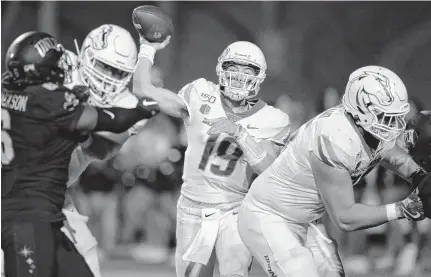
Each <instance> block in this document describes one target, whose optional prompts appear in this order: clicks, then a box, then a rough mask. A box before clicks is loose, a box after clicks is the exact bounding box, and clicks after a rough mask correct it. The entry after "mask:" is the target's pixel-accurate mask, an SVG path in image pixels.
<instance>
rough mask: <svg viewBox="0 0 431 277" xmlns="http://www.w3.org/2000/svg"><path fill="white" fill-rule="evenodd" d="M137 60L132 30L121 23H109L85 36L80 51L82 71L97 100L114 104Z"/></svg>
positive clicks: (130, 75)
mask: <svg viewBox="0 0 431 277" xmlns="http://www.w3.org/2000/svg"><path fill="white" fill-rule="evenodd" d="M136 61H137V48H136V44H135V41H134V40H133V38H132V36H131V34H130V33H129V32H128V31H127V30H126V29H124V28H121V27H119V26H117V25H113V24H105V25H102V26H100V27H98V28H96V29H94V30H93V31H91V32H90V33H89V34H88V35H87V37H86V38H85V40H84V42H83V44H82V47H81V52H80V53H79V73H80V75H81V78H82V81H83V82H84V83H85V84H86V85H87V86H89V87H90V94H91V97H92V98H94V100H96V101H98V102H100V103H104V104H112V103H111V102H112V101H113V98H114V97H115V96H116V95H117V94H119V93H121V92H122V91H124V89H125V88H126V86H127V84H128V83H129V82H130V79H131V78H132V74H133V71H134V69H135V65H136Z"/></svg>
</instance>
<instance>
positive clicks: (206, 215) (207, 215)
mask: <svg viewBox="0 0 431 277" xmlns="http://www.w3.org/2000/svg"><path fill="white" fill-rule="evenodd" d="M213 214H215V213H211V214H205V217H209V216H212V215H213Z"/></svg>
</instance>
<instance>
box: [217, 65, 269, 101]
mask: <svg viewBox="0 0 431 277" xmlns="http://www.w3.org/2000/svg"><path fill="white" fill-rule="evenodd" d="M235 65H238V66H247V67H248V68H247V69H246V72H239V71H234V70H232V67H233V68H234V67H235ZM220 67H221V69H219V68H220ZM217 69H218V70H217V74H218V76H219V84H220V86H222V88H223V90H222V93H223V94H224V95H225V96H226V97H228V98H230V99H232V100H234V101H242V100H244V99H246V98H252V97H254V96H256V95H257V92H258V91H259V88H260V84H261V83H262V82H263V78H262V77H261V75H260V74H259V73H260V72H261V69H260V68H259V67H258V66H257V65H253V64H250V63H248V62H242V61H224V62H223V63H222V64H221V66H218V67H217ZM248 69H249V70H248Z"/></svg>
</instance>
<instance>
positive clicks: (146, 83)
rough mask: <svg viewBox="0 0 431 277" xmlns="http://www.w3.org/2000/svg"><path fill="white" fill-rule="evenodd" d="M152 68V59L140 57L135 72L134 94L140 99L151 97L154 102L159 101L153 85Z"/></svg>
mask: <svg viewBox="0 0 431 277" xmlns="http://www.w3.org/2000/svg"><path fill="white" fill-rule="evenodd" d="M140 54H141V53H140ZM154 54H155V51H154ZM152 66H153V64H152V62H151V61H150V59H148V58H146V57H143V56H141V55H139V58H138V62H137V64H136V68H135V71H134V72H133V94H135V95H136V96H138V97H139V98H142V97H149V98H151V99H154V100H156V99H157V95H156V94H155V93H154V92H155V91H154V90H153V85H152V84H151V68H152ZM156 101H157V100H156Z"/></svg>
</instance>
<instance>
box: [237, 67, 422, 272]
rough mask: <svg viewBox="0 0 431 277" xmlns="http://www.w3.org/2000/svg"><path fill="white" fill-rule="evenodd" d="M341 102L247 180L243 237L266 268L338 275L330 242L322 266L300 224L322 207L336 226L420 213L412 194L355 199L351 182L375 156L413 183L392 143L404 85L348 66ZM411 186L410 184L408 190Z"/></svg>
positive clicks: (406, 159) (417, 174)
mask: <svg viewBox="0 0 431 277" xmlns="http://www.w3.org/2000/svg"><path fill="white" fill-rule="evenodd" d="M342 103H343V104H342V105H340V106H337V107H335V108H332V109H329V110H326V111H324V112H323V113H321V114H320V115H318V116H316V117H315V118H314V119H312V120H310V121H309V122H307V123H306V124H304V125H303V126H302V127H301V128H300V129H298V130H297V132H295V134H293V135H292V136H291V138H290V141H289V143H288V144H287V146H286V148H285V150H284V151H283V152H282V153H281V155H280V156H279V157H278V158H277V159H276V160H275V161H274V163H273V164H272V165H271V166H270V167H269V168H268V169H267V170H266V171H265V172H263V173H262V174H261V175H260V176H259V177H258V178H257V179H256V180H255V181H254V182H253V185H252V186H251V189H250V191H249V193H248V194H247V196H246V197H245V199H244V201H243V203H242V206H241V210H240V214H239V217H238V229H239V233H240V236H241V239H242V240H243V242H244V243H245V244H246V245H247V247H248V248H249V249H250V251H251V252H252V254H253V256H254V257H255V258H256V259H257V260H258V261H259V263H260V264H261V265H262V266H263V267H264V268H266V269H267V274H268V275H269V276H271V275H274V274H275V275H277V276H298V277H302V276H307V277H309V276H313V277H317V276H319V275H321V274H319V271H321V269H320V268H318V267H320V266H325V267H326V268H327V270H328V272H331V271H339V272H340V275H341V276H342V274H344V273H343V272H342V268H340V269H337V268H338V267H339V266H338V265H341V262H340V260H339V256H338V253H337V251H333V250H334V249H335V250H336V244H335V242H334V241H324V240H321V242H322V243H326V244H327V245H326V246H325V245H324V246H323V247H322V249H329V250H331V251H328V255H327V261H326V262H325V263H326V265H322V264H319V265H318V264H317V263H316V262H315V261H314V260H313V255H312V252H311V251H310V249H309V248H307V247H306V246H305V241H306V239H307V228H308V226H309V225H311V226H314V224H313V222H315V221H316V220H319V219H320V218H321V217H322V215H323V214H324V213H325V212H328V213H329V216H330V218H331V219H332V221H333V222H334V224H335V225H336V226H337V227H338V228H339V229H341V230H343V231H354V230H359V229H365V228H370V227H374V226H377V225H380V224H383V223H386V222H388V221H390V220H396V219H400V218H406V217H407V218H409V219H412V220H421V219H423V218H424V215H423V207H422V204H421V203H420V202H419V201H418V200H417V197H415V196H414V195H411V196H408V197H407V198H406V199H405V200H403V201H400V202H397V203H393V204H389V205H386V206H369V205H364V204H361V203H355V201H354V197H353V185H355V184H356V183H357V182H358V181H359V180H360V178H362V177H364V176H365V175H366V174H367V173H368V172H369V171H370V170H371V169H372V168H373V167H374V166H375V165H376V164H377V163H381V164H383V165H384V166H386V167H388V168H390V169H392V170H394V171H395V172H396V173H397V174H399V175H400V176H402V177H403V178H405V179H407V180H408V181H410V182H412V184H413V187H416V186H417V185H418V184H419V183H420V180H421V179H423V178H424V172H423V171H422V170H421V168H420V167H419V166H418V165H417V164H416V163H415V162H414V161H413V160H412V159H411V157H410V156H409V155H408V154H407V153H406V152H405V151H402V150H401V149H400V147H399V146H397V145H396V139H397V137H398V136H399V135H400V134H401V133H402V132H403V131H404V130H405V127H406V123H405V120H404V117H405V115H406V114H407V112H408V111H409V104H408V96H407V90H406V88H405V86H404V84H403V82H402V81H401V79H400V78H399V77H398V76H397V75H396V74H395V73H393V72H392V71H390V70H388V69H386V68H383V67H378V66H367V67H363V68H360V69H358V70H356V71H354V72H353V73H352V74H351V75H350V77H349V82H348V84H347V87H346V91H345V94H344V96H343V101H342ZM412 190H413V189H412Z"/></svg>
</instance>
